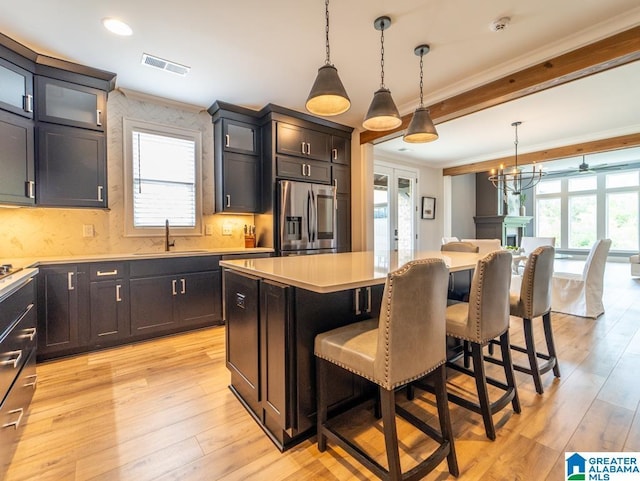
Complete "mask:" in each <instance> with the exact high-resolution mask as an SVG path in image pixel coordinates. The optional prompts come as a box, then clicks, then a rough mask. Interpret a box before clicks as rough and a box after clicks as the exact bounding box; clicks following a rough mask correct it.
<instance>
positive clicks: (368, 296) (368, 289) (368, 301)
mask: <svg viewBox="0 0 640 481" xmlns="http://www.w3.org/2000/svg"><path fill="white" fill-rule="evenodd" d="M370 313H371V288H370V287H367V314H370Z"/></svg>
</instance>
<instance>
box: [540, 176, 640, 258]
mask: <svg viewBox="0 0 640 481" xmlns="http://www.w3.org/2000/svg"><path fill="white" fill-rule="evenodd" d="M535 223H536V235H538V236H545V237H547V236H549V237H550V236H555V237H556V245H557V246H558V248H560V249H575V250H582V251H586V250H589V249H590V248H591V246H592V245H593V243H594V242H595V241H596V239H601V238H605V237H607V238H610V239H611V241H612V245H611V250H612V251H618V252H621V253H628V252H637V251H638V249H639V248H640V171H638V170H637V169H636V170H627V171H624V172H620V171H617V172H610V173H606V172H599V173H597V174H589V175H585V174H580V175H574V176H570V177H563V178H555V179H545V180H543V181H542V182H540V183H539V184H538V186H537V187H536V190H535Z"/></svg>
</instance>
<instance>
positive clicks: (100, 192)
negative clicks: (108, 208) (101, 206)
mask: <svg viewBox="0 0 640 481" xmlns="http://www.w3.org/2000/svg"><path fill="white" fill-rule="evenodd" d="M103 189H104V187H102V186H101V185H99V186H98V202H104V199H103V198H102V190H103Z"/></svg>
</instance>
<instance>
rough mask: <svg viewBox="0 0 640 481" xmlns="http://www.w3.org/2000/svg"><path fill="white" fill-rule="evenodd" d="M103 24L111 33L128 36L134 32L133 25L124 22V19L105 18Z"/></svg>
mask: <svg viewBox="0 0 640 481" xmlns="http://www.w3.org/2000/svg"><path fill="white" fill-rule="evenodd" d="M102 25H104V28H106V29H107V30H109V31H110V32H111V33H115V34H116V35H122V36H123V37H128V36H129V35H132V34H133V30H131V27H130V26H129V25H127V24H126V23H124V22H123V21H122V20H118V19H117V18H111V17H108V18H103V19H102Z"/></svg>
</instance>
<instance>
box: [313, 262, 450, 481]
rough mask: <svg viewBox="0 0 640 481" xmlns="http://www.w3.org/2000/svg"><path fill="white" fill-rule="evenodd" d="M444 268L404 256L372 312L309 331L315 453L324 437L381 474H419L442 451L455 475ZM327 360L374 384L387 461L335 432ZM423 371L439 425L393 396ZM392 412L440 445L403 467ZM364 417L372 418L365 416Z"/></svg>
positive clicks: (322, 446)
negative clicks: (431, 386) (371, 316)
mask: <svg viewBox="0 0 640 481" xmlns="http://www.w3.org/2000/svg"><path fill="white" fill-rule="evenodd" d="M447 273H448V270H447V267H446V265H445V263H444V261H443V260H441V259H433V258H431V259H419V260H415V261H411V262H409V263H407V264H405V265H404V266H403V267H401V268H400V269H398V270H396V271H394V272H391V273H389V274H388V275H387V280H386V284H385V288H384V294H383V298H382V305H381V309H380V317H379V319H370V320H367V321H361V322H356V323H354V324H349V325H346V326H343V327H340V328H337V329H333V330H331V331H328V332H325V333H322V334H319V335H318V336H316V338H315V344H314V348H315V355H316V365H317V370H316V372H317V396H318V398H317V406H318V414H317V434H318V438H317V439H318V449H319V450H320V451H321V452H322V451H325V449H326V446H327V440H329V441H331V442H332V443H334V444H336V445H338V446H340V447H341V448H343V449H344V450H345V451H346V452H347V453H349V454H350V455H351V456H352V457H354V458H355V459H356V460H358V461H359V462H360V463H361V464H362V465H364V466H365V467H366V468H367V469H369V470H370V471H371V472H373V473H374V474H375V475H376V476H378V477H379V478H381V479H387V480H405V479H420V478H422V477H424V475H425V474H426V473H428V472H430V471H432V470H433V469H434V468H435V467H436V466H437V465H438V464H440V463H441V462H442V461H443V460H444V459H445V458H446V459H447V462H448V467H449V472H450V473H451V474H452V475H454V476H457V475H458V472H459V470H458V463H457V459H456V453H455V447H454V440H453V433H452V429H451V418H450V415H449V405H448V401H447V391H446V388H445V383H446V371H445V362H446V336H445V309H446V302H447V296H446V293H447ZM330 365H336V366H339V367H341V368H342V369H345V370H347V371H350V372H351V373H353V374H355V375H357V376H359V377H361V378H364V379H366V380H369V381H371V382H372V383H374V384H375V385H376V386H377V388H378V393H379V401H380V404H381V408H382V425H383V432H384V439H385V448H386V455H387V462H388V468H385V467H383V466H382V465H380V464H379V463H378V462H377V461H376V460H374V459H373V458H372V456H371V455H370V454H367V453H366V452H365V451H364V450H363V448H362V447H360V446H358V445H357V444H356V443H355V442H354V440H351V439H348V438H347V437H346V436H345V435H343V434H341V433H340V430H339V429H338V426H334V425H332V422H331V421H332V420H331V419H328V406H327V405H328V399H329V397H330V396H329V394H330V393H329V391H330V389H331V383H330V380H329V375H328V367H329V366H330ZM424 376H429V378H430V379H432V380H433V383H434V385H435V392H436V405H437V410H438V418H439V424H440V426H439V427H440V429H439V431H438V430H436V429H434V428H433V427H431V426H430V425H428V424H427V423H426V422H424V421H423V420H421V419H419V418H418V417H417V415H416V414H415V410H412V411H411V412H409V411H407V410H406V409H404V408H403V407H401V406H399V405H396V402H395V390H396V389H399V388H401V387H403V386H405V385H407V384H408V383H410V382H411V381H413V380H415V379H419V378H423V377H424ZM396 413H397V414H398V415H399V416H401V417H402V418H404V419H405V420H406V421H408V422H409V423H410V424H412V425H413V426H415V427H416V428H418V429H419V430H420V431H422V432H423V433H425V434H427V435H428V436H430V437H431V438H433V439H434V440H436V441H437V442H438V444H439V446H438V447H437V448H436V449H435V450H434V451H432V452H431V453H430V454H429V455H428V456H426V457H425V458H423V460H422V461H421V462H419V463H418V464H417V465H416V466H414V467H413V468H410V469H408V470H405V472H404V473H403V472H402V468H401V462H400V455H399V445H401V444H402V443H400V441H399V440H398V433H397V428H396ZM347 419H348V418H347ZM371 422H372V423H377V422H378V421H377V420H376V419H375V417H374V416H372V418H371ZM422 454H423V453H421V456H422Z"/></svg>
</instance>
